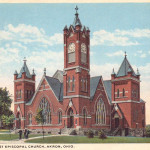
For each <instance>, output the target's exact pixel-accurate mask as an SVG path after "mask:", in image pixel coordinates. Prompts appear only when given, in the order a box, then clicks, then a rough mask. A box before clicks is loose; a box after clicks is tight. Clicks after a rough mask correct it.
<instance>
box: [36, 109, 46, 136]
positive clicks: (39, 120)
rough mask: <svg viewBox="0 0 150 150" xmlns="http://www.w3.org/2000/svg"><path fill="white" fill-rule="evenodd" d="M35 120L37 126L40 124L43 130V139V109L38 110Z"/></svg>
mask: <svg viewBox="0 0 150 150" xmlns="http://www.w3.org/2000/svg"><path fill="white" fill-rule="evenodd" d="M35 120H36V122H37V123H38V124H42V130H43V139H44V129H43V124H44V111H43V109H41V108H39V109H38V111H37V115H36V116H35Z"/></svg>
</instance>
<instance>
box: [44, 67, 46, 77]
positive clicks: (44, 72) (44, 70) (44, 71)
mask: <svg viewBox="0 0 150 150" xmlns="http://www.w3.org/2000/svg"><path fill="white" fill-rule="evenodd" d="M44 75H45V76H46V68H44Z"/></svg>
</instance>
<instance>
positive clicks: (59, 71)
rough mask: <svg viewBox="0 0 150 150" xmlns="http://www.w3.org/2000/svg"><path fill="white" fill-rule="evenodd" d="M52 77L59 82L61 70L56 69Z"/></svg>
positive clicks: (61, 76)
mask: <svg viewBox="0 0 150 150" xmlns="http://www.w3.org/2000/svg"><path fill="white" fill-rule="evenodd" d="M53 78H56V79H58V80H59V81H60V82H61V83H62V82H63V71H61V70H57V71H56V72H55V73H54V75H53Z"/></svg>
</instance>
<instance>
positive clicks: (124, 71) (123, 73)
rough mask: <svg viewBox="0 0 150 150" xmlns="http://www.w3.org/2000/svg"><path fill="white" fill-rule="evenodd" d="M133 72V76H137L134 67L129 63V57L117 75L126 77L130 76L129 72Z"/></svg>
mask: <svg viewBox="0 0 150 150" xmlns="http://www.w3.org/2000/svg"><path fill="white" fill-rule="evenodd" d="M129 70H130V72H132V75H133V76H136V74H135V72H134V70H133V68H132V66H131V65H130V63H129V61H128V60H127V57H126V56H125V58H124V60H123V62H122V64H121V66H120V68H119V70H118V73H117V77H121V76H126V75H127V74H128V71H129Z"/></svg>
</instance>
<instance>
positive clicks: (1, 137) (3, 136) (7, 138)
mask: <svg viewBox="0 0 150 150" xmlns="http://www.w3.org/2000/svg"><path fill="white" fill-rule="evenodd" d="M37 136H42V134H29V138H32V137H37ZM22 138H24V136H22ZM16 139H19V134H11V137H10V134H0V140H4V141H10V140H16Z"/></svg>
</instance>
